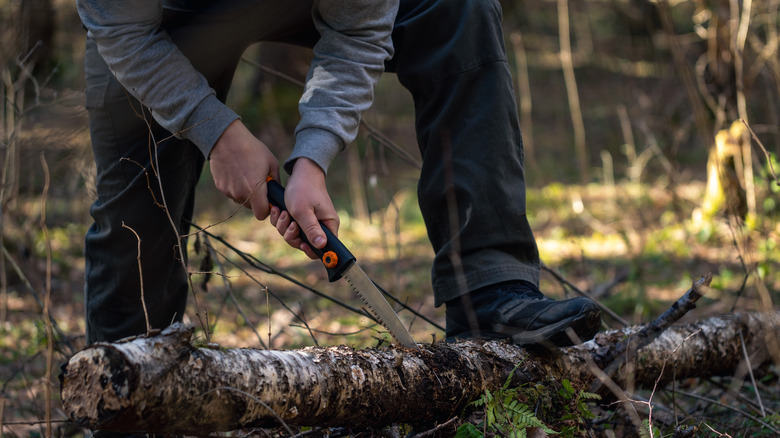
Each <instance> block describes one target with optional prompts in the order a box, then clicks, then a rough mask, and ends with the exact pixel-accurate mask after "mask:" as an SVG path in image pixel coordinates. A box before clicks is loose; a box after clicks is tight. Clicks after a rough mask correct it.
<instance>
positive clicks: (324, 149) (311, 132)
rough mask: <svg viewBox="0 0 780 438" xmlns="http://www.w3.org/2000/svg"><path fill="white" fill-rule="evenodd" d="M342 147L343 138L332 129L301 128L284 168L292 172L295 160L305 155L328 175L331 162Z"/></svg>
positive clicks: (289, 172)
mask: <svg viewBox="0 0 780 438" xmlns="http://www.w3.org/2000/svg"><path fill="white" fill-rule="evenodd" d="M342 149H344V145H343V144H342V142H341V139H340V138H339V137H338V136H336V135H335V134H333V133H331V132H330V131H326V130H323V129H318V128H308V129H303V130H300V131H298V132H297V133H296V135H295V147H294V148H293V152H292V155H290V158H288V159H287V161H285V162H284V170H285V172H287V174H288V175H290V174H292V170H293V164H295V160H297V159H298V158H302V157H303V158H308V159H310V160H312V161H314V162H315V163H317V165H319V166H320V167H321V168H322V170H323V172H325V174H326V175H327V174H328V167H329V166H330V163H331V162H332V161H333V159H334V158H336V155H338V153H339V152H341V150H342Z"/></svg>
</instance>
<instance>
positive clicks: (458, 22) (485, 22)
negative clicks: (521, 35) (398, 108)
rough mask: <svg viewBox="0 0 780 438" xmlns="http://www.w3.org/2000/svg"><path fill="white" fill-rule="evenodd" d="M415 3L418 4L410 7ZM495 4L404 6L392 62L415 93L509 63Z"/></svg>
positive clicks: (445, 0) (460, 1)
mask: <svg viewBox="0 0 780 438" xmlns="http://www.w3.org/2000/svg"><path fill="white" fill-rule="evenodd" d="M409 3H415V5H409ZM501 19H502V15H501V6H500V5H499V3H498V1H497V0H457V1H455V0H431V1H429V2H427V3H426V4H425V5H424V4H422V3H419V0H414V1H410V0H408V1H406V2H404V3H402V5H401V9H400V11H399V17H398V18H397V21H396V28H395V30H394V34H393V44H394V45H395V49H396V56H395V57H394V58H393V60H391V61H390V62H389V63H388V66H387V68H388V71H394V72H396V73H397V74H398V77H399V79H400V81H401V83H402V84H404V85H405V86H407V88H410V89H412V90H415V89H417V90H420V89H425V88H426V87H429V86H431V85H434V84H435V83H437V82H439V81H441V80H443V79H445V78H447V77H450V76H453V75H457V74H459V73H461V72H464V71H467V70H470V69H473V68H475V67H479V66H480V65H483V64H486V63H489V62H494V61H499V60H506V48H505V45H504V38H503V32H502V29H501Z"/></svg>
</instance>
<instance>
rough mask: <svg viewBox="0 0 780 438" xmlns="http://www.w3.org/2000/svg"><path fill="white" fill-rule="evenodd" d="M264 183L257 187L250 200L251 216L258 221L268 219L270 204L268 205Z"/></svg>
mask: <svg viewBox="0 0 780 438" xmlns="http://www.w3.org/2000/svg"><path fill="white" fill-rule="evenodd" d="M266 190H267V189H266V186H265V183H261V184H260V185H258V186H257V187H256V188H255V189H254V192H253V193H252V196H251V198H250V202H251V208H252V214H254V216H255V217H256V218H257V219H258V220H263V219H265V218H266V217H268V213H269V212H270V211H271V208H270V206H271V204H269V203H268V194H267V191H266Z"/></svg>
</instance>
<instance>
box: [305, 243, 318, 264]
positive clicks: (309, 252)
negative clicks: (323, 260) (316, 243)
mask: <svg viewBox="0 0 780 438" xmlns="http://www.w3.org/2000/svg"><path fill="white" fill-rule="evenodd" d="M300 250H301V251H303V252H304V254H306V255H307V256H308V257H309V258H310V259H312V260H319V258H320V257H319V256H318V255H317V254H316V253H315V252H314V251H313V250H312V249H311V247H310V246H309V245H307V244H305V243H301V248H300Z"/></svg>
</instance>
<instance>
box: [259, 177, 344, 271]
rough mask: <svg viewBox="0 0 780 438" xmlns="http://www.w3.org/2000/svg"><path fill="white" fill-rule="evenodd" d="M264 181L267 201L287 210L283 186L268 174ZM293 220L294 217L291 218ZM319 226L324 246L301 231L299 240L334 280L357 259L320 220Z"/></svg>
mask: <svg viewBox="0 0 780 438" xmlns="http://www.w3.org/2000/svg"><path fill="white" fill-rule="evenodd" d="M266 183H267V185H268V202H270V203H271V205H273V206H275V207H278V208H279V209H280V210H282V211H287V206H286V205H285V203H284V187H282V185H281V184H279V183H278V182H276V180H275V179H273V178H272V177H270V176H269V177H267V178H266ZM288 213H289V211H288ZM293 220H295V218H293ZM320 227H322V231H324V232H325V237H326V238H327V239H328V242H327V243H326V244H325V247H323V248H322V249H319V248H315V247H314V245H312V244H311V243H309V240H308V239H307V238H306V234H304V233H303V232H301V233H300V235H301V240H303V241H304V242H305V243H306V244H307V245H309V247H310V248H311V249H312V251H314V253H315V254H317V257H319V258H320V261H321V262H322V264H323V265H324V266H325V269H326V270H327V271H328V280H329V281H331V282H334V281H336V280H339V279H340V278H341V277H342V276H343V275H344V272H345V271H346V270H347V268H349V267H350V266H351V265H352V263H354V262H355V260H357V259H356V258H355V256H353V255H352V253H351V252H349V250H348V249H347V247H346V246H344V244H343V243H341V241H340V240H339V239H338V237H336V236H335V235H334V234H333V233H332V232H331V231H330V230H329V229H328V227H326V226H325V225H323V224H322V222H320Z"/></svg>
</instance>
